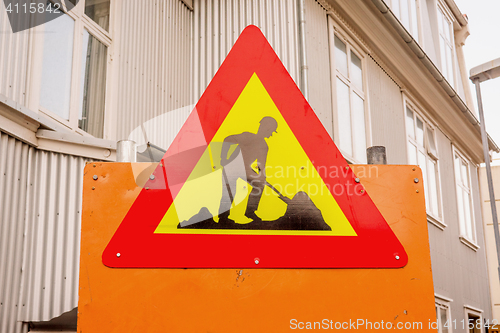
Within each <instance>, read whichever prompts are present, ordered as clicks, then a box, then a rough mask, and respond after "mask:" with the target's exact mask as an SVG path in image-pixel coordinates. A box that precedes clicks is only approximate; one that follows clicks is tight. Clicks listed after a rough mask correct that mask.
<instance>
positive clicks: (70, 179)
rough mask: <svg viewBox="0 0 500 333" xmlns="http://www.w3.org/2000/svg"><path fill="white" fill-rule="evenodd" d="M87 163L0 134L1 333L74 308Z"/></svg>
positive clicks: (14, 330)
mask: <svg viewBox="0 0 500 333" xmlns="http://www.w3.org/2000/svg"><path fill="white" fill-rule="evenodd" d="M86 161H87V160H86V159H85V158H82V157H78V156H71V155H64V154H59V153H53V152H47V151H42V150H37V149H35V148H33V147H30V146H28V145H27V144H24V143H22V142H21V141H19V140H16V139H15V138H12V137H10V136H8V135H6V134H4V133H1V132H0V332H2V333H13V332H16V333H17V332H26V331H27V325H26V324H23V323H22V321H26V322H28V321H47V320H50V319H52V318H55V317H58V316H60V315H61V314H63V313H64V312H67V311H70V310H71V309H73V308H75V307H76V306H77V303H78V269H79V262H80V260H79V255H80V221H81V216H80V212H81V206H82V201H81V200H82V198H81V193H82V184H83V168H84V166H85V163H86Z"/></svg>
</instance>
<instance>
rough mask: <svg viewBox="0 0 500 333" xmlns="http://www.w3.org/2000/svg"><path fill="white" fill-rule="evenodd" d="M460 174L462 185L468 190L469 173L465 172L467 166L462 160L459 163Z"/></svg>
mask: <svg viewBox="0 0 500 333" xmlns="http://www.w3.org/2000/svg"><path fill="white" fill-rule="evenodd" d="M460 165H461V166H460V169H461V171H460V173H461V174H462V184H463V185H464V186H465V187H466V188H468V189H470V186H469V173H468V172H467V171H468V170H467V169H468V168H467V164H466V163H465V162H464V161H463V160H462V161H461V163H460Z"/></svg>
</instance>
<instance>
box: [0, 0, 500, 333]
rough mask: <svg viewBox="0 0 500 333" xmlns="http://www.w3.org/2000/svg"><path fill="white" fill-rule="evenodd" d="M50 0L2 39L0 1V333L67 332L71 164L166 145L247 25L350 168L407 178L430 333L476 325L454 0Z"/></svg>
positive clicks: (74, 275)
mask: <svg viewBox="0 0 500 333" xmlns="http://www.w3.org/2000/svg"><path fill="white" fill-rule="evenodd" d="M75 4H76V6H75ZM61 5H62V7H63V8H62V9H61V10H63V11H65V12H66V13H65V14H64V15H62V16H61V17H58V18H57V19H55V20H52V21H50V22H47V23H45V24H42V25H39V26H36V27H34V28H31V29H29V30H24V31H20V32H17V33H12V30H11V26H10V23H9V20H8V16H7V10H8V9H7V8H6V6H5V5H4V4H2V5H0V31H1V33H0V78H1V80H0V332H1V333H4V332H5V333H11V332H26V331H27V330H28V329H29V327H30V326H31V327H32V329H33V330H43V329H46V328H68V329H70V330H76V328H75V325H76V316H75V310H74V309H75V308H76V306H77V300H78V269H79V245H80V243H79V242H80V234H79V228H80V216H81V215H80V212H81V193H82V177H83V167H84V165H85V163H86V162H88V161H91V160H101V161H114V160H115V156H116V142H117V141H118V140H123V139H132V140H134V141H136V142H137V143H138V145H139V146H140V147H142V146H144V144H146V143H148V142H150V143H152V144H154V145H156V146H158V147H160V148H161V149H164V150H165V149H167V148H168V145H169V144H170V142H171V141H172V139H173V138H174V137H175V135H176V133H177V131H178V130H179V129H180V127H181V126H182V124H183V122H184V121H185V119H186V118H187V116H188V115H189V113H190V111H191V110H192V108H193V106H194V104H195V103H196V101H197V100H198V98H199V97H200V96H201V94H202V93H203V91H204V89H205V88H206V86H207V85H208V83H209V82H210V80H211V79H212V77H213V76H214V74H215V73H216V71H217V69H218V68H219V66H220V64H221V63H222V61H223V60H224V58H225V56H226V55H227V53H228V52H229V50H230V49H231V47H232V45H233V44H234V42H235V41H236V39H237V38H238V36H239V34H240V32H241V31H242V30H243V29H244V28H245V27H246V26H248V25H250V24H254V25H256V26H258V27H259V28H260V29H261V30H262V32H263V33H264V35H265V36H266V37H267V39H268V40H269V42H270V44H271V45H272V46H273V48H274V50H275V51H276V53H277V54H278V56H279V57H280V59H281V61H282V62H283V64H284V65H285V67H286V68H287V69H288V71H289V73H290V75H291V76H292V78H293V79H294V80H295V82H296V83H297V85H298V86H299V87H300V89H301V90H302V92H303V93H304V95H305V97H306V98H307V100H308V101H309V103H310V104H311V106H312V108H313V109H314V111H315V112H316V114H317V116H318V117H319V119H320V120H321V122H322V123H323V125H324V126H325V128H326V129H327V131H328V133H330V135H331V136H332V138H333V139H334V141H335V143H336V144H337V146H338V147H339V149H340V150H341V152H342V153H343V154H344V157H345V158H346V159H347V161H348V162H349V163H361V164H362V163H366V148H367V147H370V146H385V147H386V149H387V161H388V163H389V164H418V165H419V166H420V167H421V168H422V171H423V176H424V186H425V192H426V193H425V196H426V209H427V216H428V222H429V223H428V229H429V241H430V247H431V261H432V269H433V277H434V289H435V297H436V314H437V320H438V326H439V332H443V333H444V332H450V331H453V332H467V331H468V328H467V322H468V321H469V320H473V321H474V320H479V321H481V322H482V321H484V320H488V319H491V318H492V310H491V308H492V307H491V297H490V287H489V278H488V268H487V261H486V253H485V241H484V240H485V229H484V227H483V223H482V216H483V214H482V207H481V199H480V190H479V181H478V165H479V164H480V163H481V161H482V159H483V156H482V146H481V139H480V133H479V123H478V120H477V116H476V113H475V111H474V107H473V104H472V97H471V92H470V90H469V86H468V83H467V80H468V76H467V71H466V68H465V63H464V57H463V52H462V46H463V45H464V43H465V39H466V37H467V36H468V34H469V30H468V24H467V19H466V18H465V17H464V16H463V15H462V14H461V13H460V10H459V9H458V8H457V6H456V4H455V3H454V2H453V0H226V1H224V0H210V1H205V0H183V1H181V0H147V1H140V2H139V1H133V0H120V1H118V0H107V1H106V0H97V1H92V0H80V1H76V0H66V1H62V2H61ZM56 6H57V2H54V3H52V2H48V5H46V9H47V8H49V9H50V10H55V9H56ZM140 149H141V148H140ZM490 149H491V150H494V151H498V150H499V149H498V147H497V146H496V145H495V143H494V142H492V141H490ZM452 321H455V322H456V325H455V326H454V327H452V328H453V329H449V327H446V326H447V325H446V322H448V323H451V322H452ZM464 323H465V324H464ZM448 326H449V325H448Z"/></svg>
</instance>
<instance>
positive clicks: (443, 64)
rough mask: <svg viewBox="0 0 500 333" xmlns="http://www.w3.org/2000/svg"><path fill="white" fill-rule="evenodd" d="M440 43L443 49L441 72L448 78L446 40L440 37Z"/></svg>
mask: <svg viewBox="0 0 500 333" xmlns="http://www.w3.org/2000/svg"><path fill="white" fill-rule="evenodd" d="M439 44H440V45H439V46H440V50H441V72H442V73H443V75H444V77H445V78H446V79H448V65H447V64H446V42H445V41H444V39H443V37H440V38H439Z"/></svg>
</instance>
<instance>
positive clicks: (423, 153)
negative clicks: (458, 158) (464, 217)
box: [405, 102, 446, 229]
mask: <svg viewBox="0 0 500 333" xmlns="http://www.w3.org/2000/svg"><path fill="white" fill-rule="evenodd" d="M405 108H406V110H405V113H406V134H407V138H408V163H409V164H412V165H418V166H419V167H420V168H421V169H422V177H423V181H424V191H425V206H426V210H427V216H428V219H429V221H430V222H432V223H433V224H435V225H436V226H438V227H439V228H441V229H443V228H444V227H446V225H445V224H443V223H442V221H441V220H442V213H441V195H440V186H439V183H440V182H439V168H438V152H437V148H436V138H435V133H434V129H433V128H432V127H431V126H430V125H429V124H428V123H427V122H425V121H424V119H423V118H422V117H420V116H419V115H418V114H417V113H416V112H415V111H414V108H413V107H412V106H411V105H410V104H409V103H408V102H406V106H405Z"/></svg>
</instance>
